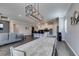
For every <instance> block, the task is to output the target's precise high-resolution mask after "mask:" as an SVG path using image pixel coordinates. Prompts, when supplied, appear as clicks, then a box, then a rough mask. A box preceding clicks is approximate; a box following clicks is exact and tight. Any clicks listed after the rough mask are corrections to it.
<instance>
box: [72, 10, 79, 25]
mask: <svg viewBox="0 0 79 59" xmlns="http://www.w3.org/2000/svg"><path fill="white" fill-rule="evenodd" d="M78 22H79V12H78V11H75V12H74V14H73V17H71V25H74V24H77V23H78Z"/></svg>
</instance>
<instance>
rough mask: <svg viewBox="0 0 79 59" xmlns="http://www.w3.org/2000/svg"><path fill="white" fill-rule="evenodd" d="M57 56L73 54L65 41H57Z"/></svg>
mask: <svg viewBox="0 0 79 59" xmlns="http://www.w3.org/2000/svg"><path fill="white" fill-rule="evenodd" d="M57 52H58V56H75V55H74V54H73V52H72V51H71V50H70V48H69V47H68V45H67V44H66V42H65V41H62V42H60V41H58V42H57Z"/></svg>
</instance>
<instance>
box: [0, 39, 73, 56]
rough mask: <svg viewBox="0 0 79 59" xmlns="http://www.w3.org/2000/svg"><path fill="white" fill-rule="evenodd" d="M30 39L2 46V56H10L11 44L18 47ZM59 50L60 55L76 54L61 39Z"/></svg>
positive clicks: (0, 50)
mask: <svg viewBox="0 0 79 59" xmlns="http://www.w3.org/2000/svg"><path fill="white" fill-rule="evenodd" d="M28 39H29V37H28ZM29 41H32V40H31V39H29V40H24V41H19V42H16V43H12V44H8V45H4V46H0V56H10V50H9V48H10V46H14V47H16V46H19V45H21V44H24V43H27V42H29ZM57 52H58V55H59V56H74V54H73V53H72V51H71V50H70V49H69V47H68V46H67V44H66V43H65V42H59V41H58V42H57Z"/></svg>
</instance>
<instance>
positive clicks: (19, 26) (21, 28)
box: [10, 20, 31, 35]
mask: <svg viewBox="0 0 79 59" xmlns="http://www.w3.org/2000/svg"><path fill="white" fill-rule="evenodd" d="M13 24H15V25H16V30H15V31H14V26H13ZM10 32H11V33H12V32H16V33H22V34H25V35H31V26H30V25H29V24H27V23H26V22H22V21H15V20H11V21H10Z"/></svg>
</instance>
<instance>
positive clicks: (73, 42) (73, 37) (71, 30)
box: [66, 3, 79, 55]
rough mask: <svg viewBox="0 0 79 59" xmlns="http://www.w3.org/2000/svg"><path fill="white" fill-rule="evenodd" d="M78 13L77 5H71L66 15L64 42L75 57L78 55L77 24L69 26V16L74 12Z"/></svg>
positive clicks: (78, 27) (78, 34) (78, 31)
mask: <svg viewBox="0 0 79 59" xmlns="http://www.w3.org/2000/svg"><path fill="white" fill-rule="evenodd" d="M75 10H77V11H79V4H77V3H76V4H72V5H71V7H70V9H69V11H68V13H67V16H66V18H67V33H66V41H67V43H68V44H69V45H70V47H71V48H72V50H73V52H75V54H76V55H79V23H78V24H77V25H71V19H70V18H71V16H72V15H73V13H74V11H75Z"/></svg>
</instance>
